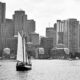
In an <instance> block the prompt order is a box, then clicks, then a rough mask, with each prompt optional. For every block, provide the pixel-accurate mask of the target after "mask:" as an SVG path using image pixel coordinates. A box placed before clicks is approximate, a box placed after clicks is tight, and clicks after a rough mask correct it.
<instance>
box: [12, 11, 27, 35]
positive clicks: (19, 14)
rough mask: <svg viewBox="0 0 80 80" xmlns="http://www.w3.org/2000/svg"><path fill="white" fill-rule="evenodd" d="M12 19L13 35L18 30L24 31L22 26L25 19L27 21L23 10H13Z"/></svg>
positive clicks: (24, 25)
mask: <svg viewBox="0 0 80 80" xmlns="http://www.w3.org/2000/svg"><path fill="white" fill-rule="evenodd" d="M13 21H14V26H15V30H14V31H15V35H17V34H18V32H20V33H21V32H22V30H23V31H24V27H27V26H26V21H27V15H25V11H23V10H18V11H15V13H14V15H13Z"/></svg>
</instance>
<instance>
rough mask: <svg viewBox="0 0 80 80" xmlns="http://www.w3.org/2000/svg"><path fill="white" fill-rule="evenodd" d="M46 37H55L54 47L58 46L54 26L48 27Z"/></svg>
mask: <svg viewBox="0 0 80 80" xmlns="http://www.w3.org/2000/svg"><path fill="white" fill-rule="evenodd" d="M46 37H48V38H52V39H53V47H56V30H55V28H53V27H48V28H46Z"/></svg>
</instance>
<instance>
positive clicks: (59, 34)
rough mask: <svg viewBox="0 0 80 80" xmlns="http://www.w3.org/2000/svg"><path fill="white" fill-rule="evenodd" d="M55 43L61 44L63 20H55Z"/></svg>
mask: <svg viewBox="0 0 80 80" xmlns="http://www.w3.org/2000/svg"><path fill="white" fill-rule="evenodd" d="M57 44H63V22H62V21H61V20H57Z"/></svg>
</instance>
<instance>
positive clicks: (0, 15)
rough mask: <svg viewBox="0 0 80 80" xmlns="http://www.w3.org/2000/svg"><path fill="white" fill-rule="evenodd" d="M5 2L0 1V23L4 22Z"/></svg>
mask: <svg viewBox="0 0 80 80" xmlns="http://www.w3.org/2000/svg"><path fill="white" fill-rule="evenodd" d="M5 9H6V8H5V3H2V2H0V24H1V23H3V22H5Z"/></svg>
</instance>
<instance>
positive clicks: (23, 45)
mask: <svg viewBox="0 0 80 80" xmlns="http://www.w3.org/2000/svg"><path fill="white" fill-rule="evenodd" d="M23 24H24V23H23V16H22V46H23V63H24V33H23Z"/></svg>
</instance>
